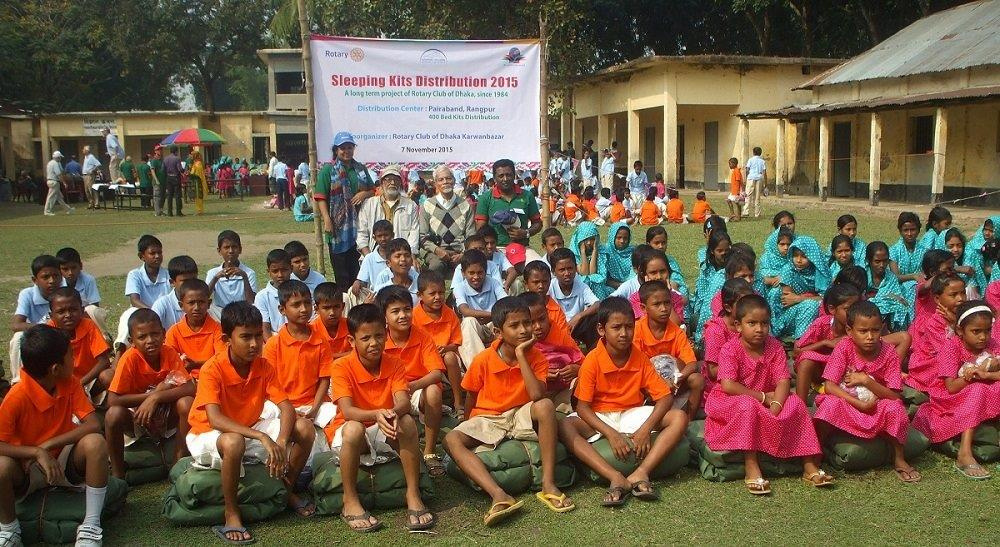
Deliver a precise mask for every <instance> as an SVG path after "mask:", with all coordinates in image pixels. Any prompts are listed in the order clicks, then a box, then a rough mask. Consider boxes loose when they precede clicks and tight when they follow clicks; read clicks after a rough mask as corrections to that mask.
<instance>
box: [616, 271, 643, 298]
mask: <svg viewBox="0 0 1000 547" xmlns="http://www.w3.org/2000/svg"><path fill="white" fill-rule="evenodd" d="M638 290H639V278H638V277H637V276H635V275H633V276H632V277H630V278H628V279H626V280H625V281H624V282H623V283H622V284H621V285H618V288H617V289H615V290H614V292H612V293H611V296H620V297H622V298H628V297H630V296H632V295H633V294H635V293H636V291H638Z"/></svg>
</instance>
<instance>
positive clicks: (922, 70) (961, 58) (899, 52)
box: [797, 0, 1000, 89]
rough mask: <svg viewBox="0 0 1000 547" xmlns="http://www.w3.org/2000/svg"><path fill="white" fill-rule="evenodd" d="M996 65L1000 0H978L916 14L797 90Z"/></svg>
mask: <svg viewBox="0 0 1000 547" xmlns="http://www.w3.org/2000/svg"><path fill="white" fill-rule="evenodd" d="M986 65H1000V0H981V1H979V2H972V3H969V4H965V5H963V6H958V7H955V8H951V9H948V10H944V11H941V12H939V13H935V14H934V15H930V16H928V17H925V18H923V19H920V20H918V21H916V22H914V23H913V24H911V25H910V26H908V27H906V28H904V29H903V30H901V31H899V32H897V33H896V34H894V35H893V36H892V37H891V38H889V39H888V40H885V41H884V42H882V43H880V44H878V45H877V46H875V47H873V48H872V49H869V50H868V51H866V52H864V53H862V54H861V55H858V56H857V57H854V58H853V59H851V60H850V61H847V62H846V63H843V64H841V65H839V66H836V67H834V68H832V69H830V70H828V71H826V72H824V73H823V74H820V75H819V76H817V77H816V78H813V79H812V80H810V81H808V82H806V83H805V84H803V85H802V86H801V87H799V88H797V89H811V88H812V87H814V86H820V85H830V84H841V83H846V82H856V81H861V80H873V79H877V78H898V77H901V76H909V75H912V74H927V73H932V72H943V71H947V70H956V69H963V68H969V67H974V66H986Z"/></svg>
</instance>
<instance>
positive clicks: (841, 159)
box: [830, 122, 854, 198]
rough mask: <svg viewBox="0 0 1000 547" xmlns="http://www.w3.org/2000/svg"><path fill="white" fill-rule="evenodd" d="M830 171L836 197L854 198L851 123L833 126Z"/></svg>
mask: <svg viewBox="0 0 1000 547" xmlns="http://www.w3.org/2000/svg"><path fill="white" fill-rule="evenodd" d="M830 171H831V173H830V174H831V175H832V179H833V191H832V192H831V193H832V195H833V196H834V197H839V198H846V197H852V194H853V193H854V192H853V191H852V189H851V122H836V123H834V124H833V149H832V150H831V151H830Z"/></svg>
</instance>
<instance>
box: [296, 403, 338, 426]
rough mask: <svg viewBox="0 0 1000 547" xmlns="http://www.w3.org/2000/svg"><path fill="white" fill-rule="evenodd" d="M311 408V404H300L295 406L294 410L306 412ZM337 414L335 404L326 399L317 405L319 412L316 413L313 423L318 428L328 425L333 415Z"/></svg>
mask: <svg viewBox="0 0 1000 547" xmlns="http://www.w3.org/2000/svg"><path fill="white" fill-rule="evenodd" d="M311 410H312V405H302V406H299V407H295V412H296V413H297V414H308V413H309V412H310V411H311ZM336 415H337V405H335V404H333V403H331V402H330V401H327V402H325V403H323V404H321V405H319V412H317V413H316V419H315V420H313V423H315V424H316V425H318V426H319V427H320V428H323V427H326V426H328V425H330V422H332V421H333V417H334V416H336Z"/></svg>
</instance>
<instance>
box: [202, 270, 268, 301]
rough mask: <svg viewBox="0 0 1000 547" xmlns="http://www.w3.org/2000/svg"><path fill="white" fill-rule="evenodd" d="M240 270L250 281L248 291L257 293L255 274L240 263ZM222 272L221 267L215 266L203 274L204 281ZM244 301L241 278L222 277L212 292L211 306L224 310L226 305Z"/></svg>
mask: <svg viewBox="0 0 1000 547" xmlns="http://www.w3.org/2000/svg"><path fill="white" fill-rule="evenodd" d="M240 269H241V270H243V271H244V272H246V273H247V279H248V280H249V281H250V290H251V291H254V292H257V273H256V272H254V271H253V270H252V269H251V268H250V266H247V265H246V264H244V263H242V262H240ZM221 271H222V266H221V265H219V266H216V267H214V268H212V269H211V270H208V273H207V274H205V279H207V280H212V279H213V278H215V274H217V273H219V272H221ZM244 300H246V298H243V278H242V277H238V276H235V275H234V276H233V277H223V278H222V279H220V280H219V281H217V282H216V283H215V290H214V291H213V292H212V304H214V305H216V306H218V307H220V308H225V307H226V306H227V305H228V304H231V303H233V302H242V301H244Z"/></svg>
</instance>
